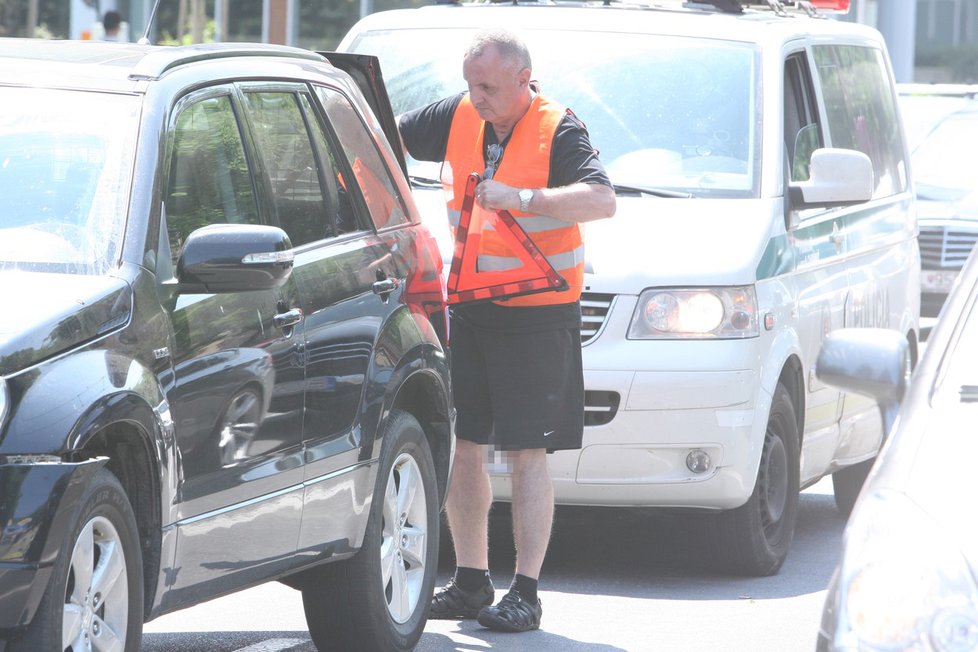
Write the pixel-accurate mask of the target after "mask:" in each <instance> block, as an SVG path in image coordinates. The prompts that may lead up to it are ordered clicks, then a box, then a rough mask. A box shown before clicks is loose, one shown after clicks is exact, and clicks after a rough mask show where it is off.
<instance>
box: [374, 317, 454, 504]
mask: <svg viewBox="0 0 978 652" xmlns="http://www.w3.org/2000/svg"><path fill="white" fill-rule="evenodd" d="M392 354H394V355H392ZM391 363H393V364H391ZM449 379H450V374H449V364H448V356H447V354H446V352H445V350H444V348H443V347H442V344H441V342H440V341H439V339H438V336H437V334H436V332H435V330H434V328H432V326H431V323H430V322H429V321H428V319H427V317H426V316H425V315H424V314H423V313H422V312H419V311H417V310H414V309H412V308H410V307H408V306H402V307H400V308H398V309H397V310H396V311H394V312H393V313H392V314H391V317H390V319H388V321H387V322H386V324H385V325H384V327H383V328H382V329H381V331H380V334H379V336H378V338H377V343H376V345H375V346H374V352H373V358H372V360H371V364H370V373H369V380H368V383H367V386H366V388H365V390H364V391H365V392H366V395H365V397H364V399H365V400H364V402H363V405H364V412H363V414H362V415H361V423H362V424H363V431H362V435H363V442H362V445H361V459H373V460H376V459H379V457H380V451H381V447H382V446H383V440H382V434H383V432H384V426H385V424H386V422H387V419H388V418H389V417H390V413H391V410H393V409H401V410H404V411H406V412H410V413H411V414H412V415H414V417H415V418H416V419H417V420H418V422H419V423H420V424H421V427H422V428H423V429H424V431H425V433H426V435H427V436H428V442H429V445H430V448H431V454H432V457H433V458H434V461H435V468H436V471H437V474H438V484H439V493H440V495H441V496H442V497H444V495H445V488H446V487H447V480H448V472H449V469H450V466H451V454H452V436H453V433H454V430H453V428H452V423H453V419H452V402H451V387H450V380H449Z"/></svg>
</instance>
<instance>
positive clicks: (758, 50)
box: [339, 0, 920, 575]
mask: <svg viewBox="0 0 978 652" xmlns="http://www.w3.org/2000/svg"><path fill="white" fill-rule="evenodd" d="M741 4H747V3H737V2H731V1H729V0H728V1H727V2H720V1H719V0H717V1H715V2H698V3H680V2H656V3H655V5H654V6H653V5H640V4H627V5H626V4H621V3H618V2H614V1H611V2H606V3H603V2H595V3H590V2H574V3H567V2H558V3H549V2H548V3H544V2H525V3H524V2H522V1H521V2H518V3H507V4H487V3H479V4H475V3H473V4H469V3H461V4H458V3H453V4H443V5H437V6H430V7H423V8H419V9H409V10H398V11H389V12H381V13H377V14H373V15H371V16H368V17H366V18H365V19H363V20H362V21H360V22H359V23H358V24H357V25H356V26H355V27H354V28H353V29H352V30H351V31H350V33H349V34H348V35H347V36H346V38H345V39H344V40H343V42H342V43H341V45H340V47H339V49H340V50H344V51H350V52H360V53H366V54H375V55H377V56H378V57H379V58H380V60H381V68H382V70H383V71H384V76H385V81H386V84H387V90H388V93H389V95H390V98H391V103H392V105H393V107H394V110H395V113H400V112H403V111H406V110H408V109H412V108H415V107H418V106H421V105H423V104H426V103H428V102H431V101H433V100H435V99H438V98H441V97H444V96H446V95H449V94H453V93H457V92H460V91H463V90H465V84H464V82H463V80H462V76H461V72H462V63H461V62H462V52H463V50H464V48H465V46H466V45H467V43H468V42H469V40H470V38H471V36H472V35H473V33H474V32H475V31H476V30H477V29H480V28H484V27H489V26H504V27H509V28H511V29H517V30H519V31H520V33H521V35H522V36H523V37H524V39H525V40H526V42H527V44H528V46H529V48H530V53H531V55H532V56H533V58H534V66H533V72H534V78H535V79H537V80H538V81H539V82H540V84H541V85H542V89H543V92H544V93H545V94H547V95H548V96H550V97H552V98H554V99H555V100H557V101H559V102H561V103H563V104H565V105H567V106H569V107H570V108H571V109H572V110H573V111H574V112H575V113H576V114H577V115H578V116H579V117H580V118H581V119H582V120H583V121H584V122H585V124H586V125H587V126H588V130H589V132H590V134H591V140H592V143H593V144H594V145H595V146H596V147H597V148H598V149H599V150H600V153H601V159H602V161H603V162H604V164H605V166H606V167H607V169H608V172H609V175H610V177H611V180H612V181H613V182H614V183H615V185H616V186H617V189H618V212H617V215H616V216H615V217H614V218H613V219H610V220H600V221H597V222H592V223H589V224H588V225H587V232H586V251H587V254H586V256H587V276H586V281H585V283H586V287H585V290H584V296H583V299H582V304H583V312H584V321H585V329H584V333H583V339H584V345H583V346H584V349H583V354H584V369H585V389H586V401H587V406H586V410H587V411H586V424H587V425H586V429H585V434H584V446H583V448H582V449H581V450H579V451H560V452H557V453H554V454H553V455H551V456H550V458H549V459H550V465H551V470H552V473H553V476H554V482H555V491H556V499H557V502H558V503H559V504H576V505H619V506H621V505H635V506H660V507H670V508H675V507H678V508H695V509H696V510H701V511H705V512H708V513H706V514H704V516H703V523H704V525H705V527H706V528H707V531H706V533H705V535H704V536H707V537H708V538H709V539H710V541H712V542H714V544H715V551H714V555H713V559H712V560H711V561H716V562H717V563H718V564H719V566H720V568H722V569H723V570H725V571H728V572H735V573H743V574H752V575H769V574H773V573H776V572H777V571H778V569H779V568H780V567H781V565H782V563H783V562H784V559H785V557H786V555H787V553H788V550H789V547H790V543H791V539H792V535H793V532H794V528H795V522H796V519H797V513H798V494H799V491H800V490H801V489H803V488H805V487H807V486H809V485H811V484H813V483H815V482H816V481H818V480H819V479H820V478H822V477H824V476H825V475H827V474H833V478H834V481H835V482H834V487H835V494H836V502H837V504H838V505H839V507H840V508H841V509H842V510H843V511H845V512H848V510H849V509H850V508H851V505H852V503H853V501H854V500H855V496H856V494H857V493H858V491H859V488H860V486H861V485H862V481H863V478H864V477H865V474H866V473H867V471H868V469H869V467H870V466H871V465H872V462H873V460H874V458H875V457H876V454H877V451H878V450H879V448H880V445H881V443H882V439H883V433H882V429H881V426H880V420H879V414H878V411H877V410H876V407H875V404H874V403H872V402H870V401H869V400H868V399H865V398H861V397H858V396H855V395H852V396H850V395H845V394H843V393H840V391H839V390H837V389H835V388H832V387H828V386H826V385H824V384H822V383H820V382H819V381H818V380H817V379H816V377H815V374H814V369H813V365H814V364H815V359H816V356H817V354H818V350H819V345H820V344H821V342H822V340H823V338H824V337H825V335H826V334H827V333H828V332H829V331H831V330H833V329H835V328H839V327H842V326H877V327H884V328H889V329H894V330H897V331H899V332H900V333H902V334H903V335H904V336H905V337H906V338H907V340H908V341H909V344H910V347H909V350H910V352H911V355H912V356H914V357H916V351H917V343H918V317H919V310H920V285H919V283H920V281H919V279H920V255H919V251H918V246H917V239H916V236H917V225H916V219H915V204H914V195H913V192H912V188H911V179H910V171H909V169H908V164H907V148H906V145H905V142H904V135H903V128H902V126H901V121H900V119H899V115H898V110H897V106H896V99H895V91H894V83H893V76H892V72H891V68H890V63H889V58H888V55H887V52H886V49H885V45H884V43H883V39H882V38H881V36H880V34H879V33H878V32H876V31H875V30H873V29H870V28H867V27H864V26H860V25H856V24H851V23H846V22H843V21H838V20H833V19H832V18H831V17H828V16H827V15H826V14H824V13H822V12H819V11H807V12H806V11H802V10H797V11H796V10H793V9H792V8H791V7H789V6H787V5H788V4H792V3H784V5H781V4H779V3H774V4H776V5H778V6H779V7H780V8H779V9H778V10H777V11H775V10H772V9H770V8H769V7H768V6H767V3H762V4H763V5H764V7H763V8H750V7H744V8H742V7H741ZM811 4H814V5H821V4H826V2H814V3H811ZM827 4H830V5H832V6H836V5H844V4H846V3H845V2H839V1H838V0H832V1H830V2H828V3H827ZM808 6H809V9H811V5H808ZM813 13H814V15H812V14H813ZM409 169H410V171H411V174H412V176H413V181H414V187H415V192H414V194H415V197H416V200H417V201H418V204H419V207H420V209H421V212H422V214H423V215H426V217H425V219H426V220H427V221H428V223H429V224H430V225H431V226H432V228H434V229H436V230H440V231H441V237H442V242H443V244H445V250H444V251H445V253H446V255H448V256H450V255H451V243H450V242H449V241H448V232H447V223H446V220H445V217H444V200H443V198H442V196H441V192H440V190H439V187H438V185H437V183H431V182H432V181H435V180H437V179H438V177H439V174H438V169H437V167H435V168H432V164H430V163H427V164H425V163H419V162H417V161H409ZM493 482H494V491H495V492H496V493H495V495H496V497H497V498H498V499H500V500H506V499H507V498H508V497H509V485H508V476H507V475H506V473H505V470H504V469H502V470H500V473H498V474H497V475H495V476H494V478H493Z"/></svg>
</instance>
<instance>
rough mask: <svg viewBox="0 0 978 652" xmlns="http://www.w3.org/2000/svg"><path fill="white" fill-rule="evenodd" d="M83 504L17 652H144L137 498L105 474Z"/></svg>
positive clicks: (14, 646) (14, 644) (12, 651)
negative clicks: (132, 498) (131, 500)
mask: <svg viewBox="0 0 978 652" xmlns="http://www.w3.org/2000/svg"><path fill="white" fill-rule="evenodd" d="M81 505H82V507H81V509H80V510H79V512H78V517H77V519H76V520H75V523H74V525H73V526H72V528H71V530H70V531H69V532H68V536H67V537H66V538H65V540H64V542H63V543H62V548H61V551H60V553H59V555H58V558H57V560H56V561H55V563H54V568H53V570H52V572H51V579H50V581H49V582H48V587H47V590H46V591H45V593H44V598H43V599H42V600H41V604H40V606H39V607H38V611H37V613H36V614H35V616H34V619H33V620H32V621H31V625H30V627H29V628H28V630H27V632H26V633H25V634H24V635H23V636H22V637H20V638H18V639H15V640H13V641H11V642H10V645H9V647H8V650H9V652H61V651H62V650H71V651H72V652H80V651H81V650H120V651H121V652H136V650H139V648H140V645H141V644H142V628H143V569H142V557H141V554H140V549H139V534H138V531H137V528H136V518H135V516H134V514H133V510H132V506H131V505H130V504H129V498H128V496H127V495H126V492H125V490H124V489H123V488H122V485H120V484H119V481H118V480H117V479H116V477H115V476H114V475H113V474H112V473H110V472H109V471H106V470H105V469H102V470H101V471H99V472H98V473H97V474H96V475H95V477H94V479H93V480H92V482H91V484H90V485H89V486H88V488H87V489H86V491H85V495H84V496H83V498H82V501H81Z"/></svg>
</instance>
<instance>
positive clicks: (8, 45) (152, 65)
mask: <svg viewBox="0 0 978 652" xmlns="http://www.w3.org/2000/svg"><path fill="white" fill-rule="evenodd" d="M230 57H284V58H290V59H293V60H294V59H296V58H299V59H306V60H310V61H316V62H319V63H323V62H324V61H325V60H324V59H323V57H321V56H320V55H318V54H316V53H315V52H312V51H310V50H303V49H300V48H293V47H288V46H282V45H270V44H263V43H208V44H201V45H185V46H154V45H138V44H134V43H105V42H100V41H64V40H45V39H20V38H0V71H2V72H0V84H18V83H23V82H26V81H28V80H33V83H34V84H36V83H38V82H40V83H41V84H44V85H49V84H50V85H54V86H59V87H77V88H85V87H91V88H102V89H106V90H128V89H132V86H133V82H138V81H143V80H152V79H159V78H160V77H162V76H163V75H164V74H166V73H167V72H168V71H170V70H173V69H176V68H179V67H180V66H185V65H188V64H191V63H194V62H198V61H206V60H217V59H225V58H230ZM58 82H60V83H58Z"/></svg>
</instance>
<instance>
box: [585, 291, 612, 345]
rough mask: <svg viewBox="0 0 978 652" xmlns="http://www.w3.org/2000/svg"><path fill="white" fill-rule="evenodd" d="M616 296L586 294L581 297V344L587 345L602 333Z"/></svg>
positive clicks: (595, 293)
mask: <svg viewBox="0 0 978 652" xmlns="http://www.w3.org/2000/svg"><path fill="white" fill-rule="evenodd" d="M614 298H615V295H613V294H601V293H598V292H585V293H583V294H582V295H581V344H587V343H588V342H590V341H591V340H593V339H594V338H595V337H597V336H598V333H599V332H600V331H601V327H602V326H603V325H604V321H605V319H606V318H607V317H608V313H609V312H610V311H611V303H612V301H614Z"/></svg>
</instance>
